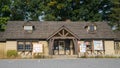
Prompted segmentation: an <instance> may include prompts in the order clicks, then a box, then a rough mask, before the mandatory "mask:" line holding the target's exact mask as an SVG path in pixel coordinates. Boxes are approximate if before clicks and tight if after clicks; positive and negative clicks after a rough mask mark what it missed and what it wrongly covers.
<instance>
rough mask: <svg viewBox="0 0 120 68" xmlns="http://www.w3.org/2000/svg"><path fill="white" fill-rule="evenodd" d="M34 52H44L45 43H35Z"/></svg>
mask: <svg viewBox="0 0 120 68" xmlns="http://www.w3.org/2000/svg"><path fill="white" fill-rule="evenodd" d="M33 52H34V53H41V52H43V45H42V44H38V43H35V44H33Z"/></svg>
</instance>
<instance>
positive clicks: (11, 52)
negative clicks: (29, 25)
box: [7, 50, 18, 57]
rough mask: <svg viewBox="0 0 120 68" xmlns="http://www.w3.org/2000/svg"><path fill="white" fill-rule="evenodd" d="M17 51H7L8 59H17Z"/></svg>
mask: <svg viewBox="0 0 120 68" xmlns="http://www.w3.org/2000/svg"><path fill="white" fill-rule="evenodd" d="M17 56H18V54H17V51H16V50H8V51H7V57H17Z"/></svg>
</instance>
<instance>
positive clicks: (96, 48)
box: [93, 40, 103, 50]
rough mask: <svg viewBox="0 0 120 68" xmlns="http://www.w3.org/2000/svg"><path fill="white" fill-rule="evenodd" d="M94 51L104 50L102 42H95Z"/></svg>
mask: <svg viewBox="0 0 120 68" xmlns="http://www.w3.org/2000/svg"><path fill="white" fill-rule="evenodd" d="M93 44H94V50H103V42H102V40H94V41H93Z"/></svg>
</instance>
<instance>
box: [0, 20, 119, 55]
mask: <svg viewBox="0 0 120 68" xmlns="http://www.w3.org/2000/svg"><path fill="white" fill-rule="evenodd" d="M8 50H16V51H17V52H18V54H19V55H20V56H32V55H33V54H34V53H42V54H44V55H46V56H49V55H58V56H59V55H71V56H72V55H78V54H81V53H86V54H87V55H89V56H94V55H120V31H118V32H113V31H112V29H111V28H110V26H108V24H107V23H106V22H94V23H93V22H72V21H69V22H68V21H45V22H40V21H29V22H25V21H8V23H7V27H6V30H5V31H4V32H0V57H2V56H5V55H6V53H7V51H8Z"/></svg>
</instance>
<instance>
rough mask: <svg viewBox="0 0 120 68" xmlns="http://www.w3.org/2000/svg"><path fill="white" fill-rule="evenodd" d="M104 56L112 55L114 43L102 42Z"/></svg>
mask: <svg viewBox="0 0 120 68" xmlns="http://www.w3.org/2000/svg"><path fill="white" fill-rule="evenodd" d="M104 45H105V55H114V41H104Z"/></svg>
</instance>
